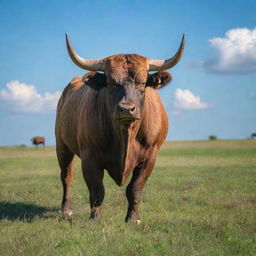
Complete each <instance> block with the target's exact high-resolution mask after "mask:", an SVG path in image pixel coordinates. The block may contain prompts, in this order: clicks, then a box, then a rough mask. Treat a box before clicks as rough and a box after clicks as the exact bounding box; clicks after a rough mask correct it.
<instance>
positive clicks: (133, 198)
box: [125, 149, 156, 224]
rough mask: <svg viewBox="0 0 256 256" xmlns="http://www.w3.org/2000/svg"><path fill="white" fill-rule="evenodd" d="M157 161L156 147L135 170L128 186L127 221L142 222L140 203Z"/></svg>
mask: <svg viewBox="0 0 256 256" xmlns="http://www.w3.org/2000/svg"><path fill="white" fill-rule="evenodd" d="M155 161H156V149H153V150H152V151H151V154H150V156H149V158H148V159H147V160H146V161H145V162H142V163H140V164H139V165H138V166H137V167H136V168H135V169H134V171H133V175H132V178H131V181H130V183H129V184H128V186H127V188H126V197H127V200H128V210H127V215H126V218H125V221H126V222H128V221H132V222H134V223H136V224H140V215H139V203H140V199H141V194H142V190H143V187H144V185H145V183H146V181H147V179H148V177H149V176H150V174H151V172H152V170H153V167H154V165H155Z"/></svg>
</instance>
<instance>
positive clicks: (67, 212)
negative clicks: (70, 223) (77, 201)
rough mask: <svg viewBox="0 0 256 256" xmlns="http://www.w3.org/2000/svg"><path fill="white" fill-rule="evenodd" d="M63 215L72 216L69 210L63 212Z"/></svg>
mask: <svg viewBox="0 0 256 256" xmlns="http://www.w3.org/2000/svg"><path fill="white" fill-rule="evenodd" d="M63 213H64V214H65V215H67V216H72V215H73V211H72V210H70V209H67V210H64V211H63Z"/></svg>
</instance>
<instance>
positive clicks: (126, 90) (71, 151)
mask: <svg viewBox="0 0 256 256" xmlns="http://www.w3.org/2000/svg"><path fill="white" fill-rule="evenodd" d="M66 41H67V48H68V52H69V55H70V57H71V59H72V60H73V62H74V63H75V64H76V65H78V66H79V67H80V68H83V69H85V70H89V71H103V73H98V72H89V73H87V74H86V75H84V76H83V77H78V78H74V79H73V80H72V81H71V82H70V83H69V84H68V85H67V87H66V88H65V89H64V91H63V93H62V96H61V98H60V100H59V103H58V108H57V118H56V129H55V133H56V145H57V156H58V161H59V165H60V168H61V180H62V184H63V200H62V211H63V212H64V213H65V214H67V215H72V206H71V200H70V186H71V183H72V181H73V177H74V167H73V159H74V155H77V156H79V157H80V158H81V162H82V170H83V177H84V180H85V182H86V184H87V187H88V189H89V193H90V206H91V215H90V217H91V218H92V219H93V218H99V217H100V207H101V204H102V202H103V199H104V194H105V193H104V185H103V175H104V169H105V170H107V172H108V173H109V175H110V176H111V177H112V178H113V180H114V181H115V182H116V184H117V185H119V186H121V185H123V184H124V183H125V181H126V180H127V178H128V176H129V175H130V174H132V178H131V180H130V182H129V184H128V186H127V189H126V196H127V199H128V211H127V215H126V219H125V220H126V221H129V220H131V221H133V222H135V223H139V222H140V217H139V212H138V206H139V202H140V198H141V194H142V189H143V187H144V184H145V182H146V180H147V178H148V177H149V175H150V174H151V171H152V169H153V167H154V164H155V161H156V154H157V151H158V150H159V148H160V146H161V144H162V143H163V142H164V140H165V138H166V135H167V130H168V120H167V115H166V112H165V110H164V107H163V104H162V101H161V99H160V97H159V95H158V93H157V90H156V89H158V88H161V87H163V86H165V85H166V84H167V83H168V82H169V81H170V80H171V75H170V74H169V73H167V72H163V70H167V69H169V68H171V67H173V66H174V65H176V64H177V63H178V61H179V60H180V58H181V56H182V52H183V49H184V36H183V38H182V42H181V45H180V47H179V50H178V51H177V53H176V54H175V55H174V57H172V58H170V59H168V60H153V59H149V58H146V57H143V56H140V55H137V54H118V55H113V56H110V57H107V58H103V59H98V60H86V59H83V58H81V57H80V56H79V55H78V54H77V53H76V52H75V51H74V50H73V49H72V46H71V44H70V42H69V39H68V37H67V36H66ZM149 71H159V72H157V73H154V74H149V73H148V72H149Z"/></svg>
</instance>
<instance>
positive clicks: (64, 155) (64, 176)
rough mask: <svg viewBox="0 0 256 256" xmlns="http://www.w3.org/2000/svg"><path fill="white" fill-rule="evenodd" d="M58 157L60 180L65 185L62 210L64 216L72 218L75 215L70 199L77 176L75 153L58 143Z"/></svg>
mask: <svg viewBox="0 0 256 256" xmlns="http://www.w3.org/2000/svg"><path fill="white" fill-rule="evenodd" d="M57 157H58V161H59V166H60V169H61V174H60V178H61V181H62V185H63V198H62V204H61V210H62V211H63V213H64V214H67V215H69V216H71V215H72V214H73V211H72V204H71V199H70V188H71V184H72V182H73V179H74V174H75V170H74V166H73V159H74V153H73V152H71V151H70V150H69V149H68V147H67V146H65V145H61V146H60V145H58V143H57Z"/></svg>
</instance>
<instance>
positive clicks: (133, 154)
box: [118, 120, 141, 184]
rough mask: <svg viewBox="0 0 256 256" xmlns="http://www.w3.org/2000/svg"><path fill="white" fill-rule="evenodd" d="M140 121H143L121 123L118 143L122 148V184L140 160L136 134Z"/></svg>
mask: <svg viewBox="0 0 256 256" xmlns="http://www.w3.org/2000/svg"><path fill="white" fill-rule="evenodd" d="M140 123H141V121H140V120H137V121H135V122H134V123H132V124H130V125H119V135H120V136H118V137H119V138H118V143H119V145H120V146H121V149H122V150H121V151H120V167H121V168H120V171H121V173H120V174H121V175H122V182H121V183H122V184H123V183H124V182H125V180H126V179H127V177H128V175H129V174H130V173H131V172H132V171H133V169H134V168H135V166H136V164H137V161H138V151H139V149H138V143H137V141H136V136H137V133H138V130H139V126H140Z"/></svg>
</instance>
